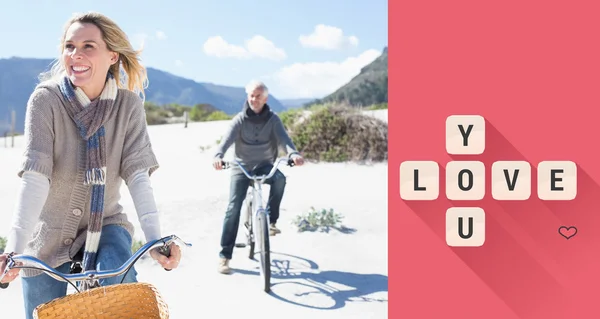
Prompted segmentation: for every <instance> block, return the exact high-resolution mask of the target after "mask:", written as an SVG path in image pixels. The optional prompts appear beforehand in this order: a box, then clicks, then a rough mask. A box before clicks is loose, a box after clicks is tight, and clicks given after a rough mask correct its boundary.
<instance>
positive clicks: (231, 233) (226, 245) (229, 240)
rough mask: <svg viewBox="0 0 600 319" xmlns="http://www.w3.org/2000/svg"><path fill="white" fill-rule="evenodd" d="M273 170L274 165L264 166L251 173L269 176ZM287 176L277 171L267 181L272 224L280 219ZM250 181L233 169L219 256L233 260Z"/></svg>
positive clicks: (269, 213)
mask: <svg viewBox="0 0 600 319" xmlns="http://www.w3.org/2000/svg"><path fill="white" fill-rule="evenodd" d="M272 168H273V165H264V166H261V167H259V168H257V169H255V170H254V171H252V172H250V173H251V174H253V175H267V174H269V172H270V171H271V169H272ZM285 183H286V181H285V175H283V173H281V171H279V170H277V171H276V172H275V174H273V176H272V177H271V178H269V179H267V180H265V184H268V185H269V186H270V188H271V189H270V191H269V199H268V201H267V207H266V212H267V214H268V215H269V220H270V222H271V224H275V223H276V222H277V219H279V205H280V204H281V199H282V198H283V192H284V190H285ZM249 186H250V180H249V179H248V177H246V175H245V174H244V172H242V171H241V170H240V169H239V168H233V169H232V175H231V184H230V195H229V205H228V206H227V212H226V213H225V219H224V221H223V231H222V233H221V252H220V253H219V256H220V257H222V258H227V259H231V257H232V254H233V247H234V246H235V240H236V238H237V234H238V228H239V224H240V211H241V208H242V203H243V201H244V199H245V198H246V194H247V193H248V187H249Z"/></svg>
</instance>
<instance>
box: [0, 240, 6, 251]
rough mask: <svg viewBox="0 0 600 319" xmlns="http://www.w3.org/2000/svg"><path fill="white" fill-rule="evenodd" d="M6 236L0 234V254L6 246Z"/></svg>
mask: <svg viewBox="0 0 600 319" xmlns="http://www.w3.org/2000/svg"><path fill="white" fill-rule="evenodd" d="M6 241H7V239H6V237H2V236H0V254H2V253H4V249H5V248H6Z"/></svg>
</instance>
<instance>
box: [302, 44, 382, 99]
mask: <svg viewBox="0 0 600 319" xmlns="http://www.w3.org/2000/svg"><path fill="white" fill-rule="evenodd" d="M387 101H388V51H387V47H385V48H384V49H383V52H382V54H381V55H380V56H379V57H377V59H375V60H374V61H373V62H371V63H370V64H368V65H366V66H365V67H363V68H362V69H361V70H360V73H359V74H358V75H356V76H355V77H354V78H352V79H351V80H350V81H349V82H348V83H346V84H345V85H344V86H342V87H340V88H339V89H337V90H336V91H335V92H333V93H331V94H330V95H328V96H326V97H324V98H322V99H318V100H315V101H313V102H311V103H307V104H306V105H307V106H308V105H313V104H323V103H336V102H337V103H342V102H345V103H347V104H349V105H351V106H356V107H359V106H369V105H373V104H380V103H387Z"/></svg>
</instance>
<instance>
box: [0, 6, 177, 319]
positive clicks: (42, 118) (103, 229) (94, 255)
mask: <svg viewBox="0 0 600 319" xmlns="http://www.w3.org/2000/svg"><path fill="white" fill-rule="evenodd" d="M60 51H61V56H60V58H59V59H58V60H57V62H56V64H55V65H54V66H53V68H52V70H51V71H50V72H49V73H48V74H47V75H48V76H46V77H42V80H43V81H42V82H41V83H40V84H38V85H37V87H36V88H35V89H34V91H33V93H32V94H31V97H30V98H29V101H28V103H27V111H26V123H25V124H26V125H25V151H24V159H23V162H22V166H21V167H20V168H19V169H18V175H19V176H20V177H21V179H22V184H21V188H20V191H19V196H18V198H17V205H16V209H15V212H14V215H13V220H12V227H11V230H10V233H9V237H8V242H7V246H6V249H5V254H2V255H0V273H1V272H2V271H4V268H5V267H6V258H7V256H8V254H9V253H15V254H27V255H31V256H33V257H36V258H39V259H40V260H42V261H44V262H45V263H47V264H48V265H50V266H51V267H54V268H55V269H56V270H57V271H60V272H63V273H69V271H70V269H71V265H72V262H73V259H74V258H76V256H78V255H80V256H81V257H82V263H81V265H82V268H83V269H82V270H83V271H85V270H92V269H96V270H107V269H110V270H112V269H114V268H117V267H119V266H121V265H122V264H123V263H124V262H125V261H127V259H128V258H129V257H131V255H132V252H131V246H132V237H133V236H132V235H133V230H134V229H133V225H132V223H131V222H130V221H128V219H127V216H126V213H125V212H124V211H123V208H122V206H121V205H120V204H119V199H120V188H121V185H122V182H123V181H125V183H126V185H127V186H128V188H129V192H130V194H131V196H132V199H133V202H134V204H135V209H136V212H137V215H138V218H139V221H140V224H141V228H142V230H143V232H144V235H145V239H146V240H147V241H148V242H149V241H152V240H156V239H159V238H161V237H162V236H161V230H160V227H159V225H160V223H159V213H158V210H157V208H156V204H155V201H154V197H153V190H152V187H151V184H150V179H149V178H150V175H151V174H152V173H153V172H154V171H155V170H156V169H157V168H158V162H157V160H156V157H155V154H154V152H153V150H152V146H151V141H150V138H149V136H148V132H147V130H146V117H145V112H144V104H143V99H142V97H141V96H140V94H141V95H142V96H143V90H144V87H145V83H146V79H147V78H146V71H145V68H144V67H143V66H142V65H141V64H140V61H139V52H136V51H135V50H134V49H133V48H132V46H131V43H130V42H129V40H128V39H127V36H126V34H125V33H124V32H123V31H122V30H121V29H120V28H119V27H118V26H117V25H116V24H115V23H114V22H113V21H111V20H110V19H109V18H108V17H106V16H104V15H102V14H99V13H85V14H78V15H75V16H74V17H73V18H72V19H70V20H69V21H68V22H67V24H66V26H65V29H64V32H63V35H62V39H61V43H60ZM150 255H151V256H152V257H153V258H154V259H155V260H156V261H157V262H158V263H159V264H160V265H161V266H162V267H164V268H165V269H174V268H177V266H178V263H179V260H180V258H181V250H180V249H179V247H178V246H177V245H173V246H172V247H171V255H170V257H165V256H164V255H161V254H160V253H159V251H158V249H157V248H156V249H154V250H152V251H151V252H150ZM17 274H18V269H12V270H11V271H10V273H9V274H8V276H6V278H5V279H3V282H10V281H12V280H14V279H15V278H16V277H17ZM20 274H21V276H22V283H23V297H24V301H25V310H26V316H27V317H26V318H28V319H29V318H32V312H33V310H34V309H35V307H37V306H38V305H40V304H42V303H46V302H49V301H50V300H53V299H56V298H59V297H62V296H65V295H66V293H67V283H66V282H61V281H57V280H55V279H53V278H51V277H50V276H48V275H47V274H45V273H43V272H40V271H38V270H33V269H23V270H21V273H20ZM121 279H122V278H120V277H114V278H107V279H104V280H102V281H101V284H102V285H103V286H105V285H110V284H116V283H119V282H121ZM123 282H124V283H130V282H136V272H135V270H134V269H132V271H130V272H128V274H127V278H125V280H124V281H123Z"/></svg>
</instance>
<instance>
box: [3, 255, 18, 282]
mask: <svg viewBox="0 0 600 319" xmlns="http://www.w3.org/2000/svg"><path fill="white" fill-rule="evenodd" d="M7 259H8V253H5V254H1V255H0V276H2V274H4V269H5V268H6V264H7ZM17 276H19V269H11V270H10V271H9V272H8V273H7V274H6V276H4V278H2V281H0V283H3V284H5V283H9V282H11V281H13V280H15V279H17Z"/></svg>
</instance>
